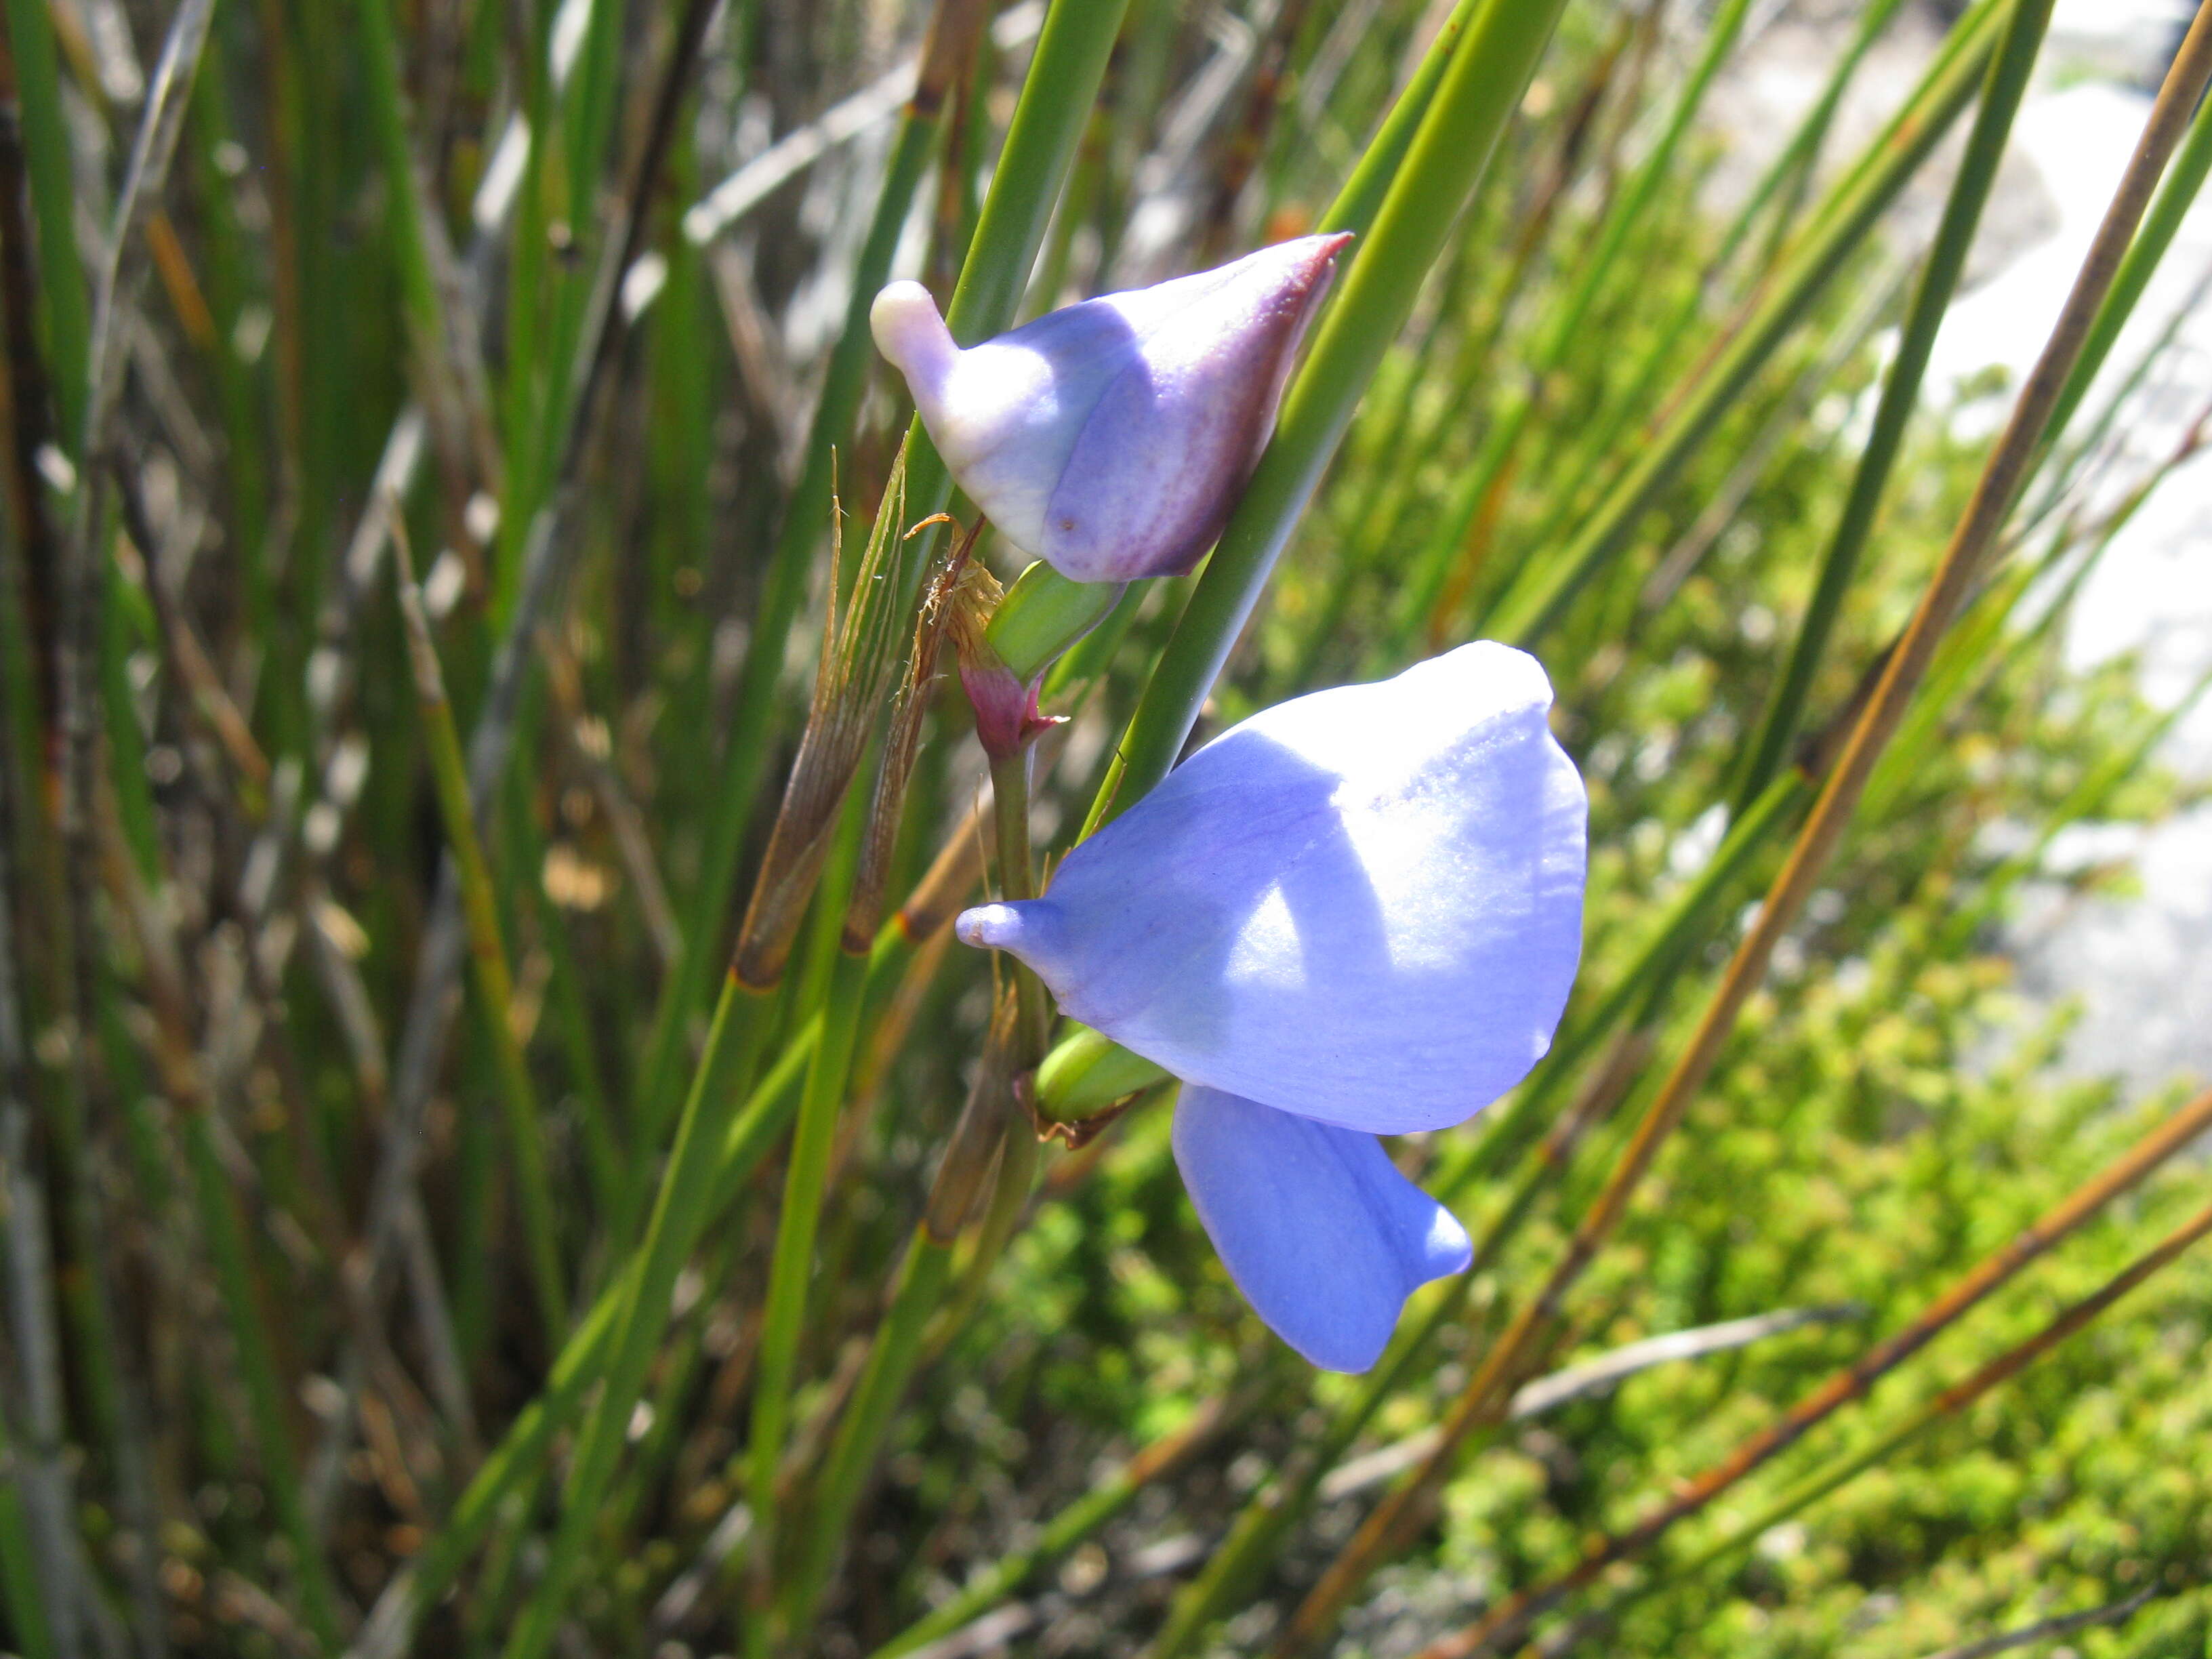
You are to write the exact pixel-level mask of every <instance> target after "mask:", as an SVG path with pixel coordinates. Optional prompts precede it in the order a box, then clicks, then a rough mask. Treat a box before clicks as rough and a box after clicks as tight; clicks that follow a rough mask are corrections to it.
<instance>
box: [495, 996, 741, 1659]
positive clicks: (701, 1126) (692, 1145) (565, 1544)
mask: <svg viewBox="0 0 2212 1659" xmlns="http://www.w3.org/2000/svg"><path fill="white" fill-rule="evenodd" d="M766 1000H768V999H767V998H765V997H763V996H761V995H759V994H754V993H750V992H748V991H746V990H745V989H744V987H742V986H741V985H739V984H738V978H737V975H735V974H734V973H732V974H730V975H727V976H726V978H725V979H724V981H723V985H722V994H721V998H720V1001H719V1002H718V1003H717V1004H716V1005H715V1008H714V1021H713V1024H711V1025H710V1026H709V1028H708V1034H707V1050H706V1056H705V1058H704V1059H702V1063H701V1065H700V1066H699V1069H698V1070H697V1072H696V1073H694V1075H693V1078H692V1087H691V1094H690V1098H689V1099H688V1100H687V1101H686V1102H685V1103H684V1115H683V1118H682V1120H681V1121H679V1122H678V1126H677V1131H676V1144H675V1146H673V1147H672V1148H671V1150H670V1152H669V1161H668V1172H667V1175H666V1176H665V1178H664V1179H663V1181H662V1182H661V1187H660V1192H659V1196H658V1198H657V1199H656V1200H655V1201H654V1204H653V1215H652V1218H651V1219H650V1221H649V1222H648V1223H647V1227H646V1235H645V1241H644V1243H643V1244H642V1245H641V1246H640V1249H639V1255H638V1261H637V1266H636V1269H635V1273H633V1274H631V1275H629V1277H628V1279H626V1280H625V1281H624V1282H623V1283H621V1284H618V1285H617V1286H614V1287H611V1294H613V1295H614V1305H615V1308H616V1310H617V1312H616V1314H615V1315H614V1316H612V1317H611V1323H612V1325H613V1327H614V1330H615V1334H614V1337H613V1339H612V1340H611V1341H610V1342H609V1343H608V1344H607V1346H605V1348H604V1349H602V1350H601V1351H600V1352H599V1353H598V1354H596V1355H593V1356H592V1358H596V1359H597V1360H598V1361H599V1363H598V1364H596V1365H593V1366H592V1367H591V1368H590V1369H589V1370H585V1369H584V1368H583V1367H581V1366H580V1367H579V1370H580V1372H581V1373H582V1375H580V1376H579V1379H578V1381H579V1386H581V1385H582V1383H585V1382H586V1381H589V1380H592V1379H595V1378H596V1379H598V1380H599V1381H600V1382H601V1383H602V1387H601V1391H600V1395H599V1403H598V1404H597V1405H596V1406H595V1407H593V1409H592V1413H591V1415H590V1417H589V1418H588V1419H586V1424H585V1427H584V1431H583V1433H582V1436H581V1437H580V1439H579V1441H578V1443H577V1446H576V1450H575V1454H574V1458H573V1459H572V1461H571V1462H570V1465H569V1469H568V1481H567V1483H566V1485H565V1486H564V1487H563V1489H562V1513H561V1526H560V1530H559V1531H558V1532H557V1533H556V1535H555V1538H554V1542H553V1549H552V1553H551V1555H550V1559H548V1561H547V1563H546V1567H545V1576H544V1577H543V1578H542V1579H540V1580H539V1581H538V1589H537V1592H536V1593H535V1594H534V1595H532V1597H531V1599H530V1602H529V1605H528V1606H527V1607H525V1608H524V1609H523V1612H522V1614H521V1617H520V1619H519V1620H517V1621H516V1624H515V1626H514V1629H513V1632H512V1633H511V1635H510V1636H509V1638H508V1640H507V1647H506V1649H505V1652H506V1655H507V1659H542V1656H544V1653H545V1652H546V1651H547V1650H548V1649H549V1648H550V1646H551V1644H552V1641H553V1633H554V1630H555V1627H556V1626H557V1625H558V1623H559V1621H560V1619H561V1614H562V1607H563V1605H564V1604H565V1602H566V1601H567V1599H568V1591H569V1589H571V1588H572V1587H573V1585H574V1580H575V1574H576V1571H577V1570H578V1568H579V1567H580V1565H582V1556H583V1549H584V1545H585V1542H586V1538H587V1536H588V1535H589V1534H590V1533H591V1531H592V1528H593V1527H594V1525H595V1524H596V1522H597V1520H598V1508H599V1498H600V1496H601V1494H603V1493H604V1492H605V1491H606V1488H607V1483H608V1481H609V1480H611V1478H612V1476H613V1474H614V1468H615V1462H616V1460H617V1458H619V1457H620V1456H621V1455H622V1447H623V1436H624V1434H625V1433H626V1431H627V1430H628V1426H629V1417H630V1409H631V1407H632V1406H633V1405H635V1402H636V1400H637V1397H638V1395H639V1392H640V1390H641V1389H642V1388H643V1387H644V1384H645V1377H646V1373H647V1370H649V1369H650V1368H651V1366H652V1364H653V1350H654V1348H655V1347H656V1346H658V1344H659V1338H660V1333H661V1329H662V1328H663V1327H664V1326H665V1323H666V1322H667V1317H668V1307H669V1297H670V1296H671V1293H672V1292H673V1291H674V1290H675V1287H676V1277H677V1275H678V1273H680V1272H681V1271H682V1270H683V1267H684V1261H686V1259H688V1258H689V1256H690V1254H691V1247H692V1245H693V1244H694V1243H696V1242H697V1240H698V1237H699V1234H700V1232H701V1231H702V1229H704V1227H705V1226H706V1224H707V1218H708V1214H709V1213H710V1212H711V1208H712V1199H713V1194H714V1172H715V1165H716V1160H715V1158H714V1157H713V1156H712V1154H713V1152H714V1150H715V1149H716V1148H717V1147H718V1146H720V1144H721V1142H722V1141H723V1139H725V1137H726V1134H727V1133H728V1132H729V1131H730V1129H731V1127H732V1123H731V1118H732V1106H734V1105H735V1104H737V1102H736V1101H734V1100H732V1099H709V1098H708V1092H709V1091H708V1087H707V1085H708V1078H709V1076H710V1074H711V1073H712V1072H713V1070H714V1055H715V1054H717V1053H718V1051H719V1050H720V1048H721V1046H722V1044H723V1043H724V1042H726V1041H727V1040H729V1038H730V1037H731V1036H732V1027H733V1026H737V1025H744V1026H751V1025H753V1024H757V1022H758V1021H759V1020H760V1018H762V1016H763V1012H764V1011H763V1007H762V1004H763V1002H765V1001H766Z"/></svg>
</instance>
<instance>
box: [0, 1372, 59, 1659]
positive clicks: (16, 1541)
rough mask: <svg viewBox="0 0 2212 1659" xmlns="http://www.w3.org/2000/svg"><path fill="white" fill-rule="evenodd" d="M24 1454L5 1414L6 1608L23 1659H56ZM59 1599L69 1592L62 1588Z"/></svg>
mask: <svg viewBox="0 0 2212 1659" xmlns="http://www.w3.org/2000/svg"><path fill="white" fill-rule="evenodd" d="M19 1457H20V1455H19V1454H18V1453H17V1452H16V1450H15V1446H14V1445H13V1444H12V1443H10V1442H9V1437H8V1425H7V1414H6V1413H0V1471H4V1472H5V1474H6V1478H5V1479H4V1480H0V1607H4V1608H5V1609H6V1610H7V1613H8V1625H9V1630H10V1631H11V1632H13V1633H14V1635H15V1640H16V1642H17V1644H19V1645H20V1646H21V1649H22V1652H23V1659H55V1649H54V1638H53V1632H52V1626H50V1624H49V1623H48V1620H47V1618H46V1587H45V1586H43V1585H42V1584H41V1583H40V1572H39V1552H38V1550H37V1548H36V1547H33V1544H32V1542H31V1528H30V1522H29V1517H28V1516H27V1514H26V1512H25V1506H24V1503H23V1495H24V1488H25V1486H26V1485H27V1482H25V1481H24V1480H22V1478H21V1474H20V1473H19V1471H20V1469H21V1462H20V1461H19ZM52 1589H53V1590H54V1592H55V1594H57V1595H67V1594H68V1593H69V1592H68V1591H67V1590H66V1589H64V1587H62V1586H61V1585H58V1584H57V1585H54V1586H52Z"/></svg>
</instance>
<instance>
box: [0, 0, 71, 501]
mask: <svg viewBox="0 0 2212 1659" xmlns="http://www.w3.org/2000/svg"><path fill="white" fill-rule="evenodd" d="M7 4H8V46H9V50H10V52H11V53H12V55H13V57H14V58H15V96H16V99H17V100H18V101H19V102H20V103H21V106H22V123H23V149H24V153H25V155H26V156H27V159H28V161H29V163H30V175H31V210H32V212H33V214H34V215H35V216H36V217H37V219H38V227H39V293H40V298H41V300H42V301H44V302H45V307H46V361H47V362H48V363H49V364H50V365H51V367H52V382H53V392H54V402H55V404H56V405H57V406H58V410H59V411H60V417H61V419H60V430H59V433H58V441H59V442H60V444H61V446H62V447H63V448H64V450H66V451H67V452H68V453H70V454H71V455H73V456H74V455H76V453H77V451H78V448H79V447H80V441H81V440H82V437H83V435H84V417H85V412H86V410H87V407H88V403H89V396H88V394H89V390H90V388H89V386H88V382H87V380H86V379H85V372H86V367H87V365H88V363H89V362H90V361H91V340H92V301H91V296H90V290H89V289H88V287H87V286H86V283H85V274H84V265H83V263H82V261H81V260H80V259H79V258H77V251H76V185H75V182H74V175H73V173H72V172H71V167H70V131H69V120H68V117H67V114H66V112H64V110H63V108H62V94H61V67H60V61H59V57H58V53H57V52H55V49H54V28H53V22H52V18H51V17H50V16H49V15H48V13H47V10H46V0H7ZM79 459H80V464H82V458H81V457H80V458H79Z"/></svg>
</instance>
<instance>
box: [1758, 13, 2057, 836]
mask: <svg viewBox="0 0 2212 1659" xmlns="http://www.w3.org/2000/svg"><path fill="white" fill-rule="evenodd" d="M2048 16H2049V7H2048V6H2047V5H2046V6H2044V7H2043V8H2042V12H2041V15H2040V16H2039V15H2038V8H2037V6H2036V5H2034V4H2026V5H2023V6H2021V9H2020V10H2019V11H2017V12H2016V13H2015V19H2014V25H2013V27H2012V28H2011V29H2010V30H2009V31H2008V33H2006V36H2005V40H2004V45H2003V47H2002V50H2001V51H2000V52H1998V53H1997V55H1996V57H1995V58H1991V59H1990V68H1989V75H1988V79H1987V82H1986V84H1985V85H1984V88H1983V91H1982V107H1981V112H1980V114H1979V115H1978V117H1977V118H1976V119H1975V122H1974V128H1973V131H1972V135H1971V136H1970V137H1968V139H1967V141H1966V155H1964V156H1963V157H1962V158H1960V162H1959V171H1958V173H1956V174H1955V175H1954V178H1953V179H1952V183H1951V194H1950V197H1949V199H1948V201H1947V202H1946V203H1945V204H1944V206H1943V219H1942V224H1941V225H1940V226H1939V227H1938V228H1937V229H1936V240H1935V243H1934V245H1933V246H1930V247H1929V250H1928V260H1927V263H1926V264H1923V266H1922V267H1921V270H1920V281H1919V283H1918V285H1917V287H1915V289H1913V293H1912V301H1911V305H1910V307H1908V308H1907V310H1906V313H1905V324H1904V327H1903V330H1902V331H1901V332H1900V334H1899V339H1898V346H1897V356H1896V358H1895V359H1894V360H1893V362H1892V363H1891V365H1890V370H1889V377H1888V379H1887V380H1885V381H1884V382H1883V383H1882V388H1881V402H1880V403H1879V404H1877V405H1876V406H1875V415H1874V425H1873V428H1872V430H1871V431H1870V432H1869V434H1868V436H1867V441H1866V447H1865V448H1864V449H1863V450H1862V451H1861V452H1860V453H1859V464H1858V467H1857V471H1854V472H1853V473H1852V475H1851V488H1850V495H1848V496H1846V497H1845V498H1844V510H1843V513H1842V515H1841V516H1840V517H1839V518H1838V520H1837V521H1836V528H1835V531H1834V533H1833V534H1832V536H1831V537H1830V538H1829V542H1828V551H1827V555H1826V558H1825V559H1824V560H1823V561H1822V562H1821V566H1820V581H1819V583H1818V585H1817V586H1815V587H1814V590H1813V599H1812V602H1811V603H1810V604H1809V605H1807V606H1806V608H1805V618H1804V621H1803V622H1802V623H1800V624H1799V627H1798V630H1797V638H1796V641H1795V642H1794V643H1793V644H1792V645H1791V647H1790V660H1789V663H1788V664H1787V665H1786V666H1785V667H1784V670H1783V673H1782V679H1781V682H1780V684H1778V685H1777V686H1776V687H1775V689H1774V691H1773V695H1772V696H1771V699H1770V700H1769V702H1768V703H1767V706H1766V713H1765V716H1764V717H1763V718H1762V719H1761V720H1760V721H1759V732H1758V735H1757V736H1756V737H1755V738H1753V740H1752V743H1751V746H1750V747H1749V748H1748V749H1747V750H1745V752H1744V762H1743V767H1742V770H1741V773H1740V774H1739V775H1738V778H1737V781H1736V787H1735V799H1734V800H1733V801H1732V802H1731V804H1730V811H1731V812H1732V814H1734V815H1735V816H1741V814H1742V813H1744V812H1745V811H1748V810H1749V809H1750V807H1751V805H1752V803H1753V802H1754V801H1755V800H1757V799H1759V793H1760V792H1761V791H1763V790H1764V789H1765V787H1766V786H1767V784H1768V782H1769V781H1771V779H1772V778H1773V776H1774V775H1775V773H1776V772H1777V771H1778V770H1779V769H1781V766H1782V763H1783V758H1784V755H1785V754H1786V753H1787V751H1788V750H1789V747H1790V744H1791V743H1792V742H1793V741H1794V740H1795V739H1796V735H1797V726H1798V722H1799V721H1800V720H1802V719H1803V718H1804V713H1805V702H1806V699H1807V698H1808V696H1811V695H1812V690H1813V677H1814V675H1815V674H1816V673H1818V672H1819V671H1820V659H1821V658H1822V657H1823V656H1824V655H1825V654H1826V651H1827V647H1828V638H1829V635H1831V634H1832V633H1833V632H1834V630H1835V625H1836V619H1837V617H1838V615H1839V614H1840V613H1841V612H1842V610H1843V605H1844V593H1845V592H1846V591H1847V590H1848V589H1849V588H1850V583H1851V578H1852V576H1853V574H1855V573H1856V572H1857V569H1858V562H1859V555H1860V553H1861V552H1862V551H1863V550H1864V549H1865V546H1866V544H1867V538H1869V536H1871V535H1872V534H1873V533H1874V523H1875V515H1876V514H1877V513H1879V512H1880V511H1881V502H1882V497H1883V495H1884V494H1885V493H1886V492H1887V489H1888V486H1889V475H1890V472H1891V471H1892V469H1893V468H1894V467H1895V465H1896V464H1897V458H1898V455H1899V453H1900V452H1901V451H1902V450H1903V448H1904V446H1905V425H1906V422H1909V421H1910V420H1911V418H1912V411H1913V409H1914V408H1915V406H1916V405H1917V404H1918V403H1919V401H1920V382H1921V379H1922V377H1923V375H1924V374H1926V373H1927V370H1928V360H1929V356H1931V355H1933V353H1934V351H1935V349H1936V332H1937V331H1938V330H1940V329H1941V328H1942V325H1943V313H1945V312H1946V311H1947V310H1948V309H1949V308H1950V304H1951V296H1952V295H1954V293H1956V292H1957V291H1958V287H1959V279H1960V277H1961V276H1963V275H1964V274H1965V272H1966V254H1967V252H1968V250H1969V249H1970V248H1971V247H1972V245H1973V240H1974V232H1975V230H1976V229H1977V228H1978V227H1979V226H1980V224H1981V222H1982V210H1983V208H1984V206H1985V205H1987V204H1988V202H1989V199H1990V190H1991V189H1992V188H1993V187H1994V186H1995V185H1996V175H1997V167H1998V164H1999V163H2000V162H2002V161H2003V160H2004V153H2005V144H2006V141H2007V140H2008V137H2009V136H2010V134H2011V132H2012V123H2013V118H2014V116H2015V114H2017V113H2018V112H2019V110H2020V103H2021V99H2022V98H2023V97H2024V96H2026V95H2027V78H2028V75H2029V73H2030V71H2032V70H2033V68H2034V67H2035V58H2036V52H2037V49H2038V48H2039V46H2041V45H2042V42H2043V27H2042V26H2043V23H2044V22H2045V21H2047V19H2048Z"/></svg>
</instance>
